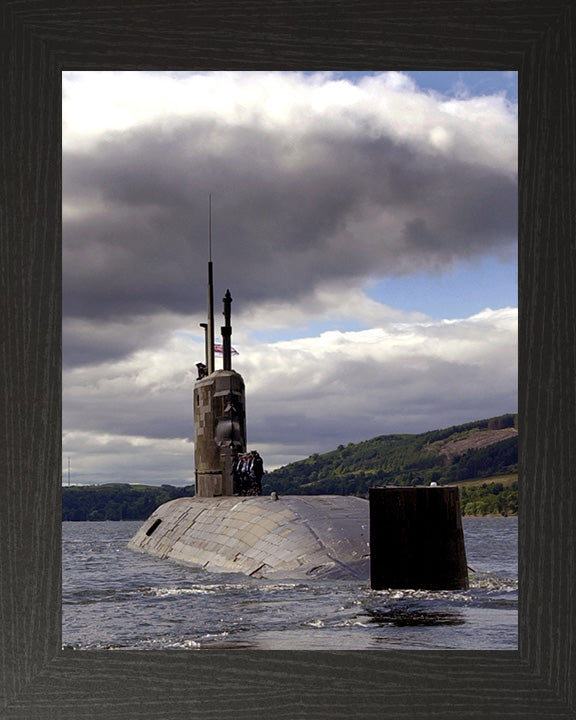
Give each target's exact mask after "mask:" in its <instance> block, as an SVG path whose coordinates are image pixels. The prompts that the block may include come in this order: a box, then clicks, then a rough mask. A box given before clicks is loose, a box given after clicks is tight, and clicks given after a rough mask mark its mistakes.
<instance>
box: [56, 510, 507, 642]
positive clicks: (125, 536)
mask: <svg viewBox="0 0 576 720" xmlns="http://www.w3.org/2000/svg"><path fill="white" fill-rule="evenodd" d="M463 524H464V535H465V542H466V554H467V558H468V564H469V566H470V567H471V568H473V569H474V571H475V572H474V573H472V575H471V586H470V589H469V590H467V591H460V590H459V591H442V592H430V591H414V590H401V591H375V590H371V589H370V584H369V582H368V581H366V582H359V581H350V580H339V581H334V580H330V581H321V580H310V581H294V582H290V581H285V580H282V581H273V580H257V579H253V578H249V577H246V576H244V575H236V574H223V575H220V574H215V573H208V572H206V571H204V570H198V569H194V568H190V567H185V566H181V565H177V564H176V563H174V562H172V561H169V560H159V559H157V558H152V557H149V556H147V555H144V554H141V553H136V552H134V551H132V550H129V549H128V548H127V547H126V543H127V542H128V540H129V539H130V538H131V537H132V535H134V533H135V532H136V530H137V529H138V528H139V527H140V525H141V523H140V522H90V523H88V522H65V523H63V628H62V637H63V639H62V642H63V646H64V647H65V648H72V649H75V650H93V649H106V650H110V649H117V650H135V649H142V650H147V649H154V650H164V649H186V648H190V649H203V648H251V649H265V650H299V649H300V650H322V649H325V650H374V649H393V648H397V649H406V650H415V649H426V650H430V649H447V648H453V649H469V650H487V649H492V650H515V649H516V648H517V617H518V613H517V610H518V564H517V530H518V522H517V519H516V518H464V520H463Z"/></svg>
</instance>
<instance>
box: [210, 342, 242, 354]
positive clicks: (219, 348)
mask: <svg viewBox="0 0 576 720" xmlns="http://www.w3.org/2000/svg"><path fill="white" fill-rule="evenodd" d="M230 351H231V353H232V355H239V354H240V353H239V352H238V350H236V349H235V348H233V347H230ZM223 353H224V348H223V347H222V343H214V354H215V355H216V357H222V355H223Z"/></svg>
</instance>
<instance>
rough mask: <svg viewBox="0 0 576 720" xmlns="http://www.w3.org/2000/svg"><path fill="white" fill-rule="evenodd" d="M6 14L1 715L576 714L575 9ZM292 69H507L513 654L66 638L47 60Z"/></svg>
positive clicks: (22, 10) (463, 5)
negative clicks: (107, 644)
mask: <svg viewBox="0 0 576 720" xmlns="http://www.w3.org/2000/svg"><path fill="white" fill-rule="evenodd" d="M288 9H290V11H291V12H290V13H289V12H288ZM2 13H3V15H2V17H3V25H2V31H3V36H2V44H3V47H4V56H5V58H6V62H5V63H3V65H4V67H5V68H6V70H5V71H3V75H2V87H1V92H2V101H3V102H2V108H1V109H0V118H2V138H1V140H2V144H1V151H0V159H1V161H2V168H3V169H2V187H3V188H4V192H3V193H2V196H3V199H4V202H3V204H4V207H5V210H6V212H4V213H3V219H2V224H3V229H4V232H3V236H4V237H5V238H6V241H5V242H3V243H2V245H1V249H0V257H1V258H2V277H3V288H4V291H5V292H3V300H4V303H3V305H4V307H3V309H2V326H3V327H2V335H3V344H2V348H3V349H2V360H3V363H2V365H3V367H2V370H3V375H4V392H3V397H2V413H1V417H2V420H3V431H2V437H3V443H2V458H3V463H2V466H3V468H4V475H5V477H4V482H3V484H2V487H3V490H2V501H1V503H0V513H1V517H2V525H3V528H4V531H5V536H4V543H2V548H1V555H0V557H1V565H0V568H1V572H2V587H3V590H2V592H0V620H1V623H0V624H1V627H2V630H1V633H0V635H1V643H2V658H3V659H2V661H1V665H2V673H1V677H2V683H3V684H2V687H1V690H0V696H1V698H2V705H1V706H0V717H6V718H10V719H11V720H12V719H15V718H23V719H24V718H53V717H58V718H59V719H60V718H71V719H72V718H74V719H75V720H77V719H78V718H98V717H102V718H104V717H106V718H115V717H117V718H132V717H133V718H136V717H141V716H142V714H143V713H145V714H150V713H153V714H154V715H155V716H157V717H162V718H166V720H172V719H174V720H176V719H177V718H196V717H198V718H200V717H202V718H206V717H214V718H228V717H230V718H232V717H234V718H255V717H257V718H268V717H270V718H272V717H279V718H282V717H285V718H286V719H287V720H288V719H290V720H294V719H295V718H303V719H304V718H306V719H308V718H310V719H312V718H337V717H351V716H353V717H358V718H386V717H390V718H393V717H394V718H427V717H430V718H432V717H443V718H451V717H453V718H459V719H460V718H466V717H470V718H473V717H476V718H480V717H482V718H488V717H489V718H505V717H514V716H516V717H522V718H531V717H534V718H545V719H546V718H571V717H576V713H575V707H576V697H575V690H574V680H573V678H574V676H575V675H576V673H575V669H576V668H575V667H574V657H573V653H571V648H572V646H573V643H574V630H573V627H572V625H573V623H572V621H571V618H572V617H573V615H574V608H573V593H571V592H570V591H569V587H570V581H571V577H570V575H569V570H570V567H571V562H570V558H572V556H573V551H574V547H573V539H574V530H573V511H574V503H573V500H574V493H573V489H572V487H571V482H570V480H571V476H570V472H571V467H570V459H571V456H572V451H571V440H572V438H573V437H574V430H575V428H574V413H573V412H572V411H573V403H574V397H573V389H572V387H573V382H572V380H571V378H572V377H573V374H574V370H575V368H574V361H573V353H572V352H571V351H570V348H571V347H572V344H573V343H572V342H571V341H572V333H573V328H572V324H573V313H572V312H571V308H572V304H573V301H572V277H571V275H570V269H571V268H572V267H573V260H572V258H571V255H570V242H569V241H570V240H571V237H572V235H573V227H572V225H573V222H574V220H573V213H572V212H571V211H570V208H571V203H572V194H573V193H571V191H570V188H571V187H572V186H571V184H570V183H571V171H572V168H571V164H570V163H569V162H567V159H569V157H570V151H569V148H570V147H571V145H570V135H571V130H572V128H573V127H574V103H573V99H572V90H573V83H572V78H573V70H572V68H573V66H574V60H575V58H574V57H573V31H574V11H573V8H572V7H571V6H570V5H569V4H568V3H566V2H560V1H558V0H557V1H554V2H551V3H547V4H539V3H533V4H531V5H529V6H528V7H527V6H526V5H525V4H520V3H515V2H493V3H491V4H490V7H489V8H488V9H487V8H486V7H479V6H477V4H475V3H473V2H458V3H443V2H438V3H433V4H432V5H430V6H427V7H422V6H415V5H414V3H411V2H406V3H400V4H397V3H395V4H389V5H388V4H384V5H380V6H378V7H377V8H365V9H363V8H362V7H361V6H357V5H356V6H350V7H348V6H344V5H341V4H340V5H339V4H337V5H334V6H330V7H328V6H322V7H318V6H317V5H316V6H312V5H310V6H301V7H293V6H290V7H288V6H286V5H266V6H263V7H262V8H260V9H258V8H257V7H256V6H254V5H249V4H244V3H241V4H240V5H236V6H234V7H229V8H228V7H227V8H224V7H221V6H220V5H219V4H206V5H205V6H203V7H200V6H195V5H191V4H190V3H187V2H173V3H152V4H145V5H139V4H132V5H129V6H127V5H126V4H125V3H113V4H111V5H110V4H108V5H106V6H102V7H97V6H93V5H91V4H89V3H87V2H86V3H84V2H80V3H73V4H72V3H64V4H63V5H61V6H60V7H58V8H48V7H47V6H45V5H43V3H42V2H38V3H24V4H22V3H16V2H14V3H8V4H6V5H5V7H4V8H3V10H2ZM303 67H305V68H307V70H310V71H312V70H314V69H315V68H317V69H318V70H330V69H334V70H337V71H341V70H342V68H348V69H350V71H354V70H357V71H359V72H362V71H365V69H366V68H368V67H370V68H376V69H378V68H382V69H383V70H398V71H402V70H410V69H414V70H418V71H424V70H427V71H428V70H446V69H454V70H500V71H510V72H518V73H519V82H520V85H519V108H520V110H519V122H520V153H519V155H520V160H519V178H520V188H519V197H520V201H519V213H520V240H519V250H520V256H519V276H518V277H519V291H520V305H519V307H520V314H519V326H520V332H519V340H520V361H519V368H520V382H519V389H520V392H519V398H520V403H519V428H520V435H519V437H520V489H521V492H520V515H519V536H520V563H519V597H520V612H519V617H520V619H519V643H518V650H500V649H482V650H449V651H443V650H439V649H432V650H425V651H424V650H408V649H406V650H381V651H378V652H375V651H371V650H338V649H331V650H318V651H314V650H299V649H298V648H297V647H294V648H292V649H289V650H250V649H248V650H246V649H242V650H240V649H238V650H232V649H216V648H215V649H212V650H209V651H207V652H196V651H193V650H153V649H148V650H118V651H117V650H82V651H74V650H70V649H64V650H63V649H62V634H61V618H62V607H61V601H62V586H61V542H62V523H61V485H62V470H63V468H62V462H61V456H62V447H61V393H62V381H61V377H62V376H61V372H62V369H61V321H62V313H61V309H62V304H61V298H62V276H61V262H62V246H61V168H62V162H61V160H62V158H61V143H60V139H61V120H62V114H61V107H62V97H61V87H62V85H61V82H62V73H63V72H85V71H90V70H97V71H106V70H110V71H111V70H134V71H141V70H146V69H150V68H154V69H155V70H158V71H161V70H182V69H184V70H188V69H199V70H206V71H211V70H218V69H219V68H221V69H223V70H234V69H237V68H238V69H241V70H255V71H258V70H262V71H264V70H269V69H270V68H272V69H279V70H294V71H298V70H300V69H301V68H303ZM439 141H440V140H439ZM572 172H573V171H572Z"/></svg>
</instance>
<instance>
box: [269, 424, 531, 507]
mask: <svg viewBox="0 0 576 720" xmlns="http://www.w3.org/2000/svg"><path fill="white" fill-rule="evenodd" d="M517 464H518V429H517V416H516V415H512V414H508V415H502V416H499V417H495V418H489V419H486V420H478V421H476V422H472V423H466V424H464V425H457V426H452V427H449V428H444V429H442V430H431V431H429V432H425V433H421V434H418V435H408V434H403V435H380V436H378V437H375V438H372V439H371V440H365V441H363V442H360V443H355V444H354V443H349V444H348V445H347V446H346V447H345V446H344V445H339V446H338V448H337V449H336V450H333V451H331V452H328V453H324V454H322V455H320V454H318V453H315V454H314V455H311V456H310V457H308V458H306V459H305V460H299V461H298V462H294V463H290V464H289V465H285V466H284V467H282V468H279V469H277V470H274V471H272V472H270V473H266V475H265V476H264V479H263V483H262V488H263V492H264V493H268V492H271V491H272V490H275V491H277V492H278V493H284V494H301V495H321V494H331V493H335V494H343V495H366V493H367V492H368V489H369V488H370V487H374V486H378V485H422V484H425V485H427V484H429V483H430V482H437V483H438V484H445V483H458V482H462V481H464V480H469V479H472V478H488V477H490V476H494V475H503V474H507V473H515V472H517Z"/></svg>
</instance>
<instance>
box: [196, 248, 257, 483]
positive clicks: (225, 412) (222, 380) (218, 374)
mask: <svg viewBox="0 0 576 720" xmlns="http://www.w3.org/2000/svg"><path fill="white" fill-rule="evenodd" d="M223 303H224V312H223V315H224V326H223V327H222V328H221V330H222V366H223V367H222V370H215V369H214V295H213V280H212V262H211V261H210V262H209V263H208V323H202V327H204V329H205V333H206V364H205V366H204V369H203V370H201V371H200V377H199V378H198V380H197V381H196V384H195V385H194V401H193V402H194V463H195V468H196V469H195V490H196V495H197V496H198V497H217V496H221V495H233V494H234V490H235V488H234V483H233V476H232V465H233V461H234V458H235V456H236V455H237V454H238V453H243V452H246V403H245V388H244V380H243V379H242V376H241V375H240V374H239V373H237V372H236V371H235V370H232V345H231V337H232V326H231V323H230V314H231V304H232V296H231V295H230V291H229V290H227V291H226V295H225V296H224V298H223Z"/></svg>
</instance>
